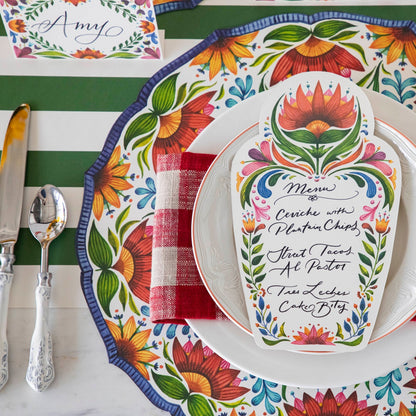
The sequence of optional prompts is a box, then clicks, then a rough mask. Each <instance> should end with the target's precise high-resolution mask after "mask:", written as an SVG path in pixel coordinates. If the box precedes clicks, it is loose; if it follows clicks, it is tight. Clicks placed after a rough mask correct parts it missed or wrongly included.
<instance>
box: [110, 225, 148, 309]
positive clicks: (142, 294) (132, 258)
mask: <svg viewBox="0 0 416 416" xmlns="http://www.w3.org/2000/svg"><path fill="white" fill-rule="evenodd" d="M146 225H147V220H145V221H143V222H142V223H140V224H139V225H138V226H137V227H136V229H135V230H134V231H133V232H132V233H131V234H130V235H129V236H128V237H127V239H126V241H125V242H124V244H123V247H122V248H121V251H120V257H119V259H118V260H117V262H116V264H114V266H113V269H114V270H117V271H118V272H120V273H121V274H122V275H123V276H124V277H125V279H126V281H127V284H128V285H129V288H130V289H131V291H132V292H133V294H134V295H135V296H137V297H138V298H139V299H141V300H142V301H143V302H146V303H149V298H150V277H151V269H152V239H153V237H152V235H151V233H149V230H151V227H146Z"/></svg>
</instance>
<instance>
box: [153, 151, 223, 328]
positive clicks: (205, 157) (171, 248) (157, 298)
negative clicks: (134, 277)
mask: <svg viewBox="0 0 416 416" xmlns="http://www.w3.org/2000/svg"><path fill="white" fill-rule="evenodd" d="M214 158H215V155H210V154H196V153H190V152H185V153H180V154H168V155H160V156H159V157H158V161H157V178H156V190H157V191H156V209H155V215H154V225H153V249H152V281H151V288H150V319H151V320H152V322H158V323H180V324H183V323H185V321H184V319H198V318H199V319H225V316H224V314H223V313H222V312H221V311H220V309H219V308H218V307H217V305H216V304H215V303H214V301H213V300H212V298H211V297H210V295H209V294H208V292H207V290H206V288H205V286H204V284H203V282H202V280H201V277H200V275H199V273H198V269H197V267H196V264H195V260H194V256H193V251H192V241H191V220H192V210H193V206H194V202H195V197H196V194H197V192H198V188H199V185H200V183H201V181H202V179H203V177H204V175H205V172H206V171H207V169H208V168H209V166H210V164H211V162H212V161H213V160H214ZM207 243H208V244H209V242H207Z"/></svg>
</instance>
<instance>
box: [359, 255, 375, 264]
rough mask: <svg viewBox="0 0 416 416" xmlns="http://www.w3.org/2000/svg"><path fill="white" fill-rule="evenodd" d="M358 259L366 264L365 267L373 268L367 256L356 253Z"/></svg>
mask: <svg viewBox="0 0 416 416" xmlns="http://www.w3.org/2000/svg"><path fill="white" fill-rule="evenodd" d="M358 257H359V258H360V260H361V261H362V262H363V263H364V264H366V265H367V266H370V267H373V263H372V262H371V260H370V259H369V258H368V257H367V256H365V255H364V254H362V253H358Z"/></svg>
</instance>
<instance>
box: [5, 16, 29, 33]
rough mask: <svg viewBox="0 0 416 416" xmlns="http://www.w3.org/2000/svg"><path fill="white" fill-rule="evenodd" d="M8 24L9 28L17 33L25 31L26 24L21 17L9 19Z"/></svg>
mask: <svg viewBox="0 0 416 416" xmlns="http://www.w3.org/2000/svg"><path fill="white" fill-rule="evenodd" d="M8 25H9V28H10V29H11V30H13V32H17V33H24V32H26V25H25V22H24V21H23V20H22V19H14V20H10V22H9V23H8Z"/></svg>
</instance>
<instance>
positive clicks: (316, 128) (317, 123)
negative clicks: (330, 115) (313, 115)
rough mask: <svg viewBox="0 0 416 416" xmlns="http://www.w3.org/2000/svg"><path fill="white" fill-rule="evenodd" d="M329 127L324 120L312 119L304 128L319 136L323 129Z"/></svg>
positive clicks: (325, 129)
mask: <svg viewBox="0 0 416 416" xmlns="http://www.w3.org/2000/svg"><path fill="white" fill-rule="evenodd" d="M329 127H330V125H329V124H328V123H326V122H325V121H322V120H314V121H311V122H310V123H309V124H308V125H307V126H306V129H307V130H309V131H310V132H311V133H313V134H314V136H315V137H320V136H321V134H322V133H323V132H324V131H327V130H328V129H329Z"/></svg>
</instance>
